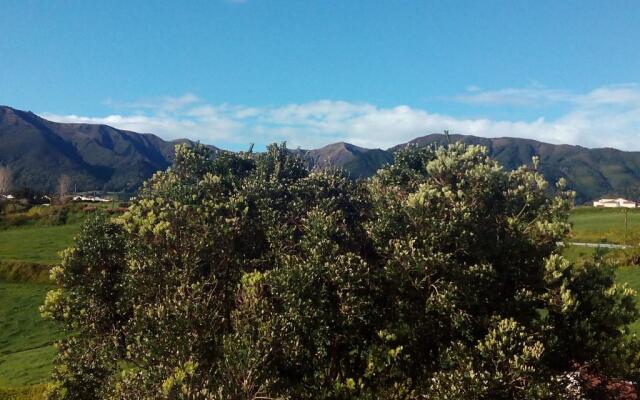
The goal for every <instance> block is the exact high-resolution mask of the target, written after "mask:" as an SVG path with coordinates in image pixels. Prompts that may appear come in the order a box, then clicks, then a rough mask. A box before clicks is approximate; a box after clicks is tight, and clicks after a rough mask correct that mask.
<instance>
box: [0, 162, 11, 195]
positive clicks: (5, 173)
mask: <svg viewBox="0 0 640 400" xmlns="http://www.w3.org/2000/svg"><path fill="white" fill-rule="evenodd" d="M11 181H12V173H11V169H9V167H0V194H7V193H9V191H10V190H11Z"/></svg>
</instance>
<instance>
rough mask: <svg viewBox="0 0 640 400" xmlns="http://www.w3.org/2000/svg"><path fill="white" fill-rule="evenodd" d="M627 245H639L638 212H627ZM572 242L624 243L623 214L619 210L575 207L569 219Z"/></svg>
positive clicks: (639, 215)
mask: <svg viewBox="0 0 640 400" xmlns="http://www.w3.org/2000/svg"><path fill="white" fill-rule="evenodd" d="M627 216H628V224H627V241H626V243H627V244H632V245H639V244H640V210H628V213H627ZM569 220H570V221H571V223H573V234H572V237H571V240H572V241H576V242H589V243H618V244H624V243H625V222H624V220H625V212H624V211H623V210H622V209H620V208H593V207H577V208H575V209H574V210H573V211H572V212H571V217H570V218H569Z"/></svg>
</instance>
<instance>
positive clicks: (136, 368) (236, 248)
mask: <svg viewBox="0 0 640 400" xmlns="http://www.w3.org/2000/svg"><path fill="white" fill-rule="evenodd" d="M548 192H549V191H548V187H547V183H546V182H545V181H544V179H543V178H542V177H541V175H539V174H538V173H537V172H535V171H531V170H528V169H526V168H524V167H523V168H519V169H517V170H515V171H512V172H507V171H505V170H503V169H502V167H500V166H499V165H498V164H497V163H496V162H495V161H492V160H490V159H489V158H488V156H487V151H486V149H484V148H481V147H477V146H464V145H461V144H457V143H452V144H449V145H448V146H447V147H446V148H441V147H440V148H435V147H434V148H408V149H405V150H404V151H401V152H399V153H398V154H397V155H396V162H395V163H394V165H392V166H388V167H386V168H384V169H383V170H381V171H379V172H378V174H377V175H376V176H375V177H374V178H372V179H370V180H368V181H365V182H354V181H352V180H350V179H348V178H347V177H346V176H345V175H344V174H343V173H341V172H340V171H314V172H312V173H310V172H309V171H307V170H306V169H305V168H304V164H303V163H302V161H301V160H300V159H299V158H297V157H296V156H295V155H293V154H292V153H291V152H289V151H288V150H287V149H286V148H285V147H284V145H282V146H277V145H271V146H269V148H268V149H267V151H266V152H265V153H262V154H255V153H240V154H232V153H224V152H222V153H220V154H218V155H217V156H215V157H214V156H213V155H212V154H211V152H210V151H209V150H207V149H206V148H205V147H204V146H200V145H197V146H195V147H193V148H188V147H185V146H178V147H177V148H176V158H175V162H174V165H173V166H172V167H171V168H170V169H169V170H167V171H166V172H161V173H157V174H156V175H154V176H153V177H152V178H151V179H150V180H149V181H148V182H147V183H145V185H144V186H143V188H142V189H141V191H140V193H139V196H138V197H137V198H136V199H135V200H134V201H133V202H132V204H131V207H130V208H129V211H128V212H127V213H126V214H125V215H124V216H122V217H119V218H118V219H116V220H109V219H108V218H106V217H104V216H101V215H99V214H98V215H97V216H96V217H95V218H92V219H90V220H89V222H87V224H86V225H85V226H84V228H83V231H82V233H81V235H79V239H78V240H77V242H76V244H75V246H74V247H73V248H71V249H69V250H67V251H66V253H65V255H64V259H63V262H62V265H61V266H59V267H56V268H54V270H53V271H52V276H53V277H54V278H55V280H56V282H57V283H58V286H59V287H58V289H56V290H54V291H51V292H50V293H49V295H48V296H47V300H46V302H45V305H44V306H43V307H42V311H43V314H44V315H45V316H46V317H48V318H52V319H55V320H58V321H60V322H62V323H63V324H64V325H65V326H66V328H67V329H68V331H69V332H70V333H73V334H72V335H70V337H69V338H68V339H66V340H63V341H62V342H61V343H60V345H59V352H58V357H57V359H56V363H55V368H54V372H53V378H54V380H53V383H52V384H51V387H50V392H49V397H50V398H51V399H156V398H166V399H267V398H273V399H378V398H384V399H558V398H572V397H571V396H573V395H574V394H575V393H574V392H568V391H567V387H568V385H567V384H568V382H567V373H568V372H572V371H574V370H575V369H576V368H577V367H576V366H577V365H578V366H579V365H588V366H589V367H590V368H592V369H593V370H594V371H597V372H598V373H602V374H605V375H607V376H617V377H622V378H626V379H634V377H637V374H638V370H637V368H638V367H637V365H638V363H637V361H638V355H639V354H640V353H639V352H638V345H637V341H636V340H635V339H633V338H631V337H629V336H627V332H628V324H629V323H630V322H632V321H634V320H635V318H636V317H637V316H638V313H637V310H636V307H635V304H634V301H633V295H634V293H633V292H632V291H631V290H629V289H628V288H626V287H621V286H618V285H616V284H615V282H614V280H613V278H612V276H613V275H612V271H611V270H610V269H609V268H608V267H606V266H604V265H600V264H598V263H587V264H585V265H573V264H571V263H569V262H568V261H567V260H565V259H563V258H562V257H561V256H560V255H558V250H557V246H556V243H557V241H559V240H562V239H563V238H564V236H565V235H566V234H567V232H568V231H569V228H570V225H569V224H568V222H567V219H568V211H569V208H570V206H571V200H572V194H571V193H569V192H566V191H565V190H564V189H563V186H562V185H559V187H558V188H557V191H556V195H555V197H549V196H548Z"/></svg>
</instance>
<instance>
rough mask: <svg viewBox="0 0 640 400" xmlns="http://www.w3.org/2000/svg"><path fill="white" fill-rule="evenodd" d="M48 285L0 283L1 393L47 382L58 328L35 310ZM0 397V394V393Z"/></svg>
mask: <svg viewBox="0 0 640 400" xmlns="http://www.w3.org/2000/svg"><path fill="white" fill-rule="evenodd" d="M51 288H52V286H51V285H42V284H33V283H7V282H0V389H17V388H21V387H25V386H29V385H34V384H38V383H43V382H46V381H47V380H48V379H49V375H50V373H51V366H52V361H53V357H54V355H55V348H54V347H53V343H54V341H56V340H58V339H60V338H61V337H62V331H61V329H60V327H59V326H58V325H57V324H55V323H53V322H51V321H45V320H43V319H42V318H41V317H40V312H39V310H38V308H39V307H40V305H42V303H43V302H44V298H45V295H46V293H47V291H48V290H50V289H51ZM0 394H1V392H0Z"/></svg>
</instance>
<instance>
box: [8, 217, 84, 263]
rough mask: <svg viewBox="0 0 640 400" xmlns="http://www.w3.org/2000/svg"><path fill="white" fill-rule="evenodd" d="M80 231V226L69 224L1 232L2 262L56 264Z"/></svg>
mask: <svg viewBox="0 0 640 400" xmlns="http://www.w3.org/2000/svg"><path fill="white" fill-rule="evenodd" d="M79 229H80V225H79V224H69V225H53V226H36V227H19V228H13V229H7V230H0V260H3V261H22V262H31V263H41V264H55V263H56V262H58V261H59V257H58V253H59V252H60V251H61V250H63V249H65V248H67V247H69V246H70V245H71V244H72V242H73V236H74V235H75V234H76V233H77V232H78V231H79Z"/></svg>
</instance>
